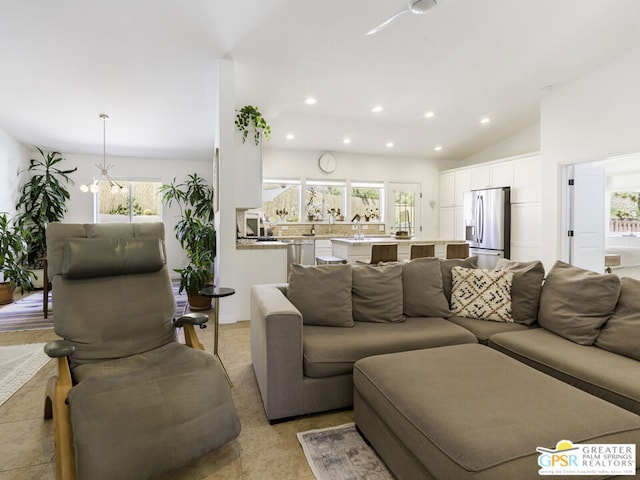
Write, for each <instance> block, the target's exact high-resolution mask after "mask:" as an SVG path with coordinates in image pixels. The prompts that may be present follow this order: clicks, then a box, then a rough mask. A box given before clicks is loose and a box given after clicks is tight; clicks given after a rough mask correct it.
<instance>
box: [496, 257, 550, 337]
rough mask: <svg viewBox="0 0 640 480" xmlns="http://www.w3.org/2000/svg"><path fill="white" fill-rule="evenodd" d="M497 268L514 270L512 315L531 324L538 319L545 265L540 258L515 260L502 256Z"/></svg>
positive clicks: (521, 321)
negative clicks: (525, 260) (523, 260)
mask: <svg viewBox="0 0 640 480" xmlns="http://www.w3.org/2000/svg"><path fill="white" fill-rule="evenodd" d="M496 268H497V269H502V270H509V271H510V272H513V285H512V287H511V316H512V317H513V321H514V322H517V323H522V324H523V325H531V324H532V323H535V322H536V321H537V320H538V307H539V306H540V292H541V291H542V281H543V280H544V265H542V262H540V261H539V260H534V261H533V262H514V261H511V260H507V259H504V258H501V259H500V260H498V263H497V265H496Z"/></svg>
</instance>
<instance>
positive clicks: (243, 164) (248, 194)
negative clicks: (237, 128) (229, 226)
mask: <svg viewBox="0 0 640 480" xmlns="http://www.w3.org/2000/svg"><path fill="white" fill-rule="evenodd" d="M235 140H236V141H235V155H236V158H235V167H236V171H235V173H236V205H235V207H236V208H239V209H248V208H261V207H262V137H261V138H260V141H259V142H258V145H256V144H255V142H254V140H253V134H250V135H248V136H247V139H246V141H245V142H244V143H242V135H241V134H239V133H237V132H236V139H235Z"/></svg>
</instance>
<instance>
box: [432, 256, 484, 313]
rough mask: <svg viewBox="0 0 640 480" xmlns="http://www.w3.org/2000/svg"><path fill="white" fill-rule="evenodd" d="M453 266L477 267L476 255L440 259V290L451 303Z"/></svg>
mask: <svg viewBox="0 0 640 480" xmlns="http://www.w3.org/2000/svg"><path fill="white" fill-rule="evenodd" d="M453 267H463V268H478V257H469V258H465V259H461V258H448V259H446V260H445V259H440V274H441V275H442V290H443V291H444V296H445V298H446V299H447V302H448V303H449V304H451V283H452V276H451V269H452V268H453Z"/></svg>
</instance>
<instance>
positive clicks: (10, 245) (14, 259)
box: [0, 213, 33, 305]
mask: <svg viewBox="0 0 640 480" xmlns="http://www.w3.org/2000/svg"><path fill="white" fill-rule="evenodd" d="M28 238H29V232H28V231H27V230H25V229H24V228H21V227H20V226H18V225H15V224H14V222H13V221H12V220H11V219H10V218H9V215H8V214H7V213H2V214H1V215H0V274H2V281H0V305H4V304H7V303H11V302H13V292H14V290H15V289H16V287H19V288H21V289H22V290H25V289H26V290H30V289H31V278H32V277H33V273H32V272H29V271H28V270H26V269H24V268H23V266H22V262H21V260H22V256H23V254H24V253H25V252H26V250H27V239H28Z"/></svg>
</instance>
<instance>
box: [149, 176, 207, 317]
mask: <svg viewBox="0 0 640 480" xmlns="http://www.w3.org/2000/svg"><path fill="white" fill-rule="evenodd" d="M160 192H161V193H162V203H163V204H165V205H167V206H171V205H172V204H173V203H174V202H175V203H176V204H177V205H178V207H179V208H180V217H179V220H178V222H177V223H176V226H175V229H174V230H175V234H176V238H177V239H178V242H179V243H180V246H181V247H182V248H183V249H184V251H185V252H186V254H187V265H186V266H185V267H184V268H179V269H176V270H175V271H176V272H177V273H179V274H180V287H179V289H178V292H179V293H182V292H183V291H186V292H187V297H188V299H189V305H190V307H191V309H192V310H206V309H207V308H210V307H211V299H210V298H208V297H204V296H202V295H200V294H199V292H200V291H201V290H202V289H203V288H204V287H206V286H207V285H210V284H211V282H212V279H213V261H214V259H215V256H216V230H215V227H214V224H213V220H214V213H213V188H212V187H211V186H210V185H209V184H207V183H206V181H205V180H204V179H203V178H202V177H200V176H198V174H197V173H194V174H192V175H189V176H188V178H187V180H186V181H185V182H183V183H179V184H178V183H176V179H175V178H174V179H173V181H172V182H171V183H170V184H168V185H162V186H161V187H160Z"/></svg>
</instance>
